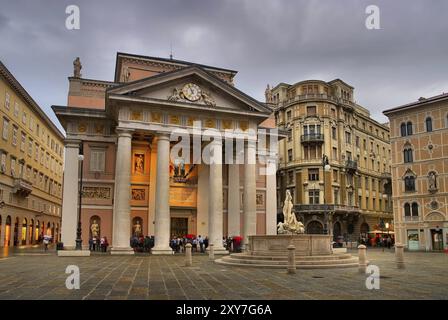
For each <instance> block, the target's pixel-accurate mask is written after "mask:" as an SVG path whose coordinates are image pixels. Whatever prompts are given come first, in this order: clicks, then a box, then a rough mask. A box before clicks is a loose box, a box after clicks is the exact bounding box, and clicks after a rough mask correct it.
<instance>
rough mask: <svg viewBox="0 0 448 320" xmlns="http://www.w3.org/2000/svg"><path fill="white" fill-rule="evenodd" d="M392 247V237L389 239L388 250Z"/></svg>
mask: <svg viewBox="0 0 448 320" xmlns="http://www.w3.org/2000/svg"><path fill="white" fill-rule="evenodd" d="M391 247H392V238H391V237H387V249H389V250H390V248H391Z"/></svg>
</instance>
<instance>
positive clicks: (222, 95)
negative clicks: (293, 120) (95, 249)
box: [53, 56, 276, 254]
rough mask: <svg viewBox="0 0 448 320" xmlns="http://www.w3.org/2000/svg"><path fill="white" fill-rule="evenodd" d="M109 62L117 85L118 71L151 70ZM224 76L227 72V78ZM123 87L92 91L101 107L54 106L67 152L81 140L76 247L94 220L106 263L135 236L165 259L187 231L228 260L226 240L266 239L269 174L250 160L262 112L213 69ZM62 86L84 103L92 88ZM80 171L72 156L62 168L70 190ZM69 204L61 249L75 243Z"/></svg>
mask: <svg viewBox="0 0 448 320" xmlns="http://www.w3.org/2000/svg"><path fill="white" fill-rule="evenodd" d="M117 59H118V62H117V68H119V69H118V70H116V79H122V76H121V75H120V74H121V73H122V72H124V71H126V72H131V75H132V74H133V72H135V73H137V71H133V70H134V69H133V68H132V67H131V66H133V63H136V60H138V61H139V63H140V64H145V63H148V65H152V64H151V63H149V61H148V60H151V59H154V58H151V59H149V58H148V59H146V58H142V59H135V58H134V57H133V58H132V59H131V58H130V57H125V56H123V57H120V56H118V57H117ZM166 63H167V65H168V66H170V65H172V63H171V62H170V61H169V62H166ZM135 70H136V69H135ZM224 70H225V69H224ZM224 70H223V71H221V70H220V72H224ZM232 72H233V71H227V73H230V75H231V78H233V75H234V74H233V75H232V74H231V73H232ZM234 73H235V72H234ZM130 78H132V76H131V77H127V81H126V82H122V81H119V82H111V83H104V82H101V83H99V82H97V83H95V86H96V87H97V88H98V87H103V88H104V89H101V90H103V92H104V98H103V101H104V108H94V107H90V108H85V107H75V106H67V107H59V106H54V107H53V109H54V111H55V113H56V115H57V116H58V118H59V119H60V121H61V123H62V125H63V126H64V127H65V128H66V130H67V146H72V145H73V141H79V143H80V144H83V147H84V148H83V150H86V152H85V159H86V160H85V161H84V164H83V165H84V169H85V170H84V172H86V176H83V197H82V199H83V202H82V223H83V226H82V228H83V244H84V245H87V244H88V241H89V231H88V230H89V227H90V221H91V220H92V219H93V218H95V219H96V221H97V222H98V223H99V225H100V236H106V237H107V238H108V240H109V243H110V244H111V248H110V251H111V253H112V254H132V253H133V252H134V251H133V249H132V248H131V243H130V239H131V237H133V236H137V237H140V236H154V242H155V245H154V247H153V249H152V253H153V254H171V253H172V249H171V248H170V246H169V243H170V239H171V238H172V237H173V236H175V237H183V236H185V234H173V232H177V233H180V232H184V230H188V231H189V233H190V232H191V233H193V234H194V235H196V236H198V235H202V236H203V237H208V238H209V244H213V245H214V250H215V253H216V254H219V253H225V252H226V251H225V248H224V246H223V242H222V239H223V237H224V236H242V237H243V239H248V236H249V235H255V234H274V233H275V232H276V229H275V221H276V209H275V206H274V207H273V206H272V205H270V204H271V203H274V204H275V203H276V199H275V197H276V185H275V170H271V171H270V173H271V174H270V175H266V174H265V173H264V172H266V171H269V170H266V161H265V155H264V154H263V155H261V154H260V153H259V152H258V151H257V140H258V135H257V133H258V131H259V129H260V128H262V127H263V126H260V125H261V124H262V123H263V122H264V121H265V120H266V119H267V118H268V117H269V115H270V109H269V108H268V107H267V106H265V105H264V104H262V103H260V102H258V101H256V100H254V99H252V98H250V97H248V96H247V95H245V94H244V93H242V92H241V91H239V90H237V89H236V88H235V87H234V86H233V85H232V81H230V80H229V79H227V78H225V77H222V76H220V74H219V73H217V70H215V68H213V67H199V66H197V65H188V64H187V63H185V65H184V66H183V67H181V68H178V69H176V70H172V71H170V72H161V73H159V74H157V75H153V76H147V77H141V78H140V79H136V80H135V81H130ZM70 81H71V84H70V87H71V90H70V93H69V101H72V102H73V103H78V102H80V101H85V100H82V99H84V97H85V94H86V93H85V90H84V86H85V87H87V86H90V87H91V86H92V85H93V84H92V83H91V82H92V81H93V80H84V79H80V78H70ZM75 89H76V90H78V92H76V90H75ZM90 92H91V91H90ZM91 101H92V99H91V100H90V103H91V104H92V102H91ZM268 140H269V138H268ZM239 147H243V148H239ZM75 149H76V148H75ZM270 156H271V158H275V155H270ZM271 160H272V159H271ZM75 161H76V163H74V162H75ZM78 165H79V164H78V162H77V160H76V157H75V156H73V157H68V158H67V159H66V169H69V168H72V169H71V171H70V170H67V171H66V174H67V173H70V172H72V171H73V172H72V173H71V174H69V176H66V177H65V178H64V188H65V187H67V188H68V189H70V187H71V188H72V189H73V184H74V183H77V181H78V178H77V177H73V176H72V175H74V174H75V173H77V172H78V171H77V170H75V169H73V168H77V166H78ZM273 177H274V180H273ZM272 181H274V182H272ZM65 184H67V186H66V185H65ZM71 200H72V201H71V202H70V203H69V204H67V205H66V206H65V207H64V208H66V209H65V210H66V212H67V214H66V215H65V218H64V212H63V218H62V219H63V226H65V227H63V230H62V235H63V242H64V246H65V247H66V248H71V246H72V244H71V242H73V241H74V236H73V235H74V234H75V233H74V230H75V225H73V221H76V219H73V212H76V210H74V209H73V207H74V206H78V203H77V201H76V200H75V197H73V199H71ZM64 219H65V220H66V223H65V224H64ZM172 219H177V220H175V221H176V228H172V226H171V221H172ZM70 221H71V222H70ZM137 222H138V223H137ZM179 223H181V224H183V223H185V224H186V225H182V226H179V225H178V224H179ZM137 224H138V229H137V227H136V225H137ZM136 230H138V231H136ZM140 230H141V231H140ZM64 233H67V236H66V237H64ZM64 240H65V241H64ZM243 241H244V240H243ZM73 246H74V245H73Z"/></svg>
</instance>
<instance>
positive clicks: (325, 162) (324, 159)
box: [322, 154, 331, 234]
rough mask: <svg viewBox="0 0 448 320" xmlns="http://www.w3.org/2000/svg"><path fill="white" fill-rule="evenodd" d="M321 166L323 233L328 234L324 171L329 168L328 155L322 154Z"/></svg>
mask: <svg viewBox="0 0 448 320" xmlns="http://www.w3.org/2000/svg"><path fill="white" fill-rule="evenodd" d="M322 168H323V171H324V172H323V173H324V234H328V222H327V220H328V219H327V212H326V211H327V208H326V201H325V187H326V185H325V172H329V171H330V170H331V166H330V161H329V160H328V157H327V156H326V155H325V154H324V155H323V156H322Z"/></svg>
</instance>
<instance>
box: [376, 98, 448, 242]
mask: <svg viewBox="0 0 448 320" xmlns="http://www.w3.org/2000/svg"><path fill="white" fill-rule="evenodd" d="M384 114H385V115H386V116H388V117H389V119H390V127H391V144H392V186H393V199H394V216H395V221H396V223H395V226H396V232H397V241H399V242H400V243H402V244H404V245H405V247H407V248H408V249H409V250H425V251H432V250H434V251H440V250H443V249H444V248H445V249H446V248H448V209H447V205H446V204H447V203H448V188H447V185H446V184H447V183H448V176H447V174H446V171H447V168H448V160H447V156H448V94H442V95H438V96H435V97H430V98H420V99H419V100H418V101H415V102H412V103H409V104H406V105H403V106H399V107H395V108H393V109H390V110H386V111H384Z"/></svg>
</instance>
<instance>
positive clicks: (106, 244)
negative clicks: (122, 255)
mask: <svg viewBox="0 0 448 320" xmlns="http://www.w3.org/2000/svg"><path fill="white" fill-rule="evenodd" d="M108 246H109V242H108V241H107V237H104V248H103V250H104V251H103V252H107V247H108Z"/></svg>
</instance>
